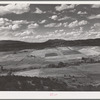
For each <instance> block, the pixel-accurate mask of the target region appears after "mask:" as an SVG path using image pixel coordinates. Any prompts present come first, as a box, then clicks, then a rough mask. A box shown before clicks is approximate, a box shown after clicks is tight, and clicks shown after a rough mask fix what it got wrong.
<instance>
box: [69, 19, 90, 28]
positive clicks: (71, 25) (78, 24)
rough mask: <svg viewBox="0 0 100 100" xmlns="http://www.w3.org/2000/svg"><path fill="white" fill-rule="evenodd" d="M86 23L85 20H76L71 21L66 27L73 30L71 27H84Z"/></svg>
mask: <svg viewBox="0 0 100 100" xmlns="http://www.w3.org/2000/svg"><path fill="white" fill-rule="evenodd" d="M87 23H88V22H87V21H86V20H82V21H79V22H78V21H77V20H75V21H73V22H71V23H70V24H69V25H68V26H69V28H73V27H76V26H82V25H86V24H87Z"/></svg>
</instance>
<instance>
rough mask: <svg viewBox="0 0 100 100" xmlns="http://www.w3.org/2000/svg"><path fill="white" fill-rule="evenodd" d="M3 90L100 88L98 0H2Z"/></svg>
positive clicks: (0, 47)
mask: <svg viewBox="0 0 100 100" xmlns="http://www.w3.org/2000/svg"><path fill="white" fill-rule="evenodd" d="M0 91H65V92H66V91H100V4H32V3H7V4H6V3H4V4H3V3H0Z"/></svg>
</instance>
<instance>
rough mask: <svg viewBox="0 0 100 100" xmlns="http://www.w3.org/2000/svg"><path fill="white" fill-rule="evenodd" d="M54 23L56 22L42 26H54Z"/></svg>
mask: <svg viewBox="0 0 100 100" xmlns="http://www.w3.org/2000/svg"><path fill="white" fill-rule="evenodd" d="M55 25H56V23H50V24H47V25H44V27H54V26H55Z"/></svg>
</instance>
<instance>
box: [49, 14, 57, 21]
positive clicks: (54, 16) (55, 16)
mask: <svg viewBox="0 0 100 100" xmlns="http://www.w3.org/2000/svg"><path fill="white" fill-rule="evenodd" d="M50 18H51V19H53V20H57V18H58V16H57V15H53V16H51V17H50Z"/></svg>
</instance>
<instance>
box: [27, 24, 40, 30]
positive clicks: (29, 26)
mask: <svg viewBox="0 0 100 100" xmlns="http://www.w3.org/2000/svg"><path fill="white" fill-rule="evenodd" d="M37 27H39V25H38V24H37V23H34V24H33V23H32V24H29V25H28V28H30V29H32V28H37Z"/></svg>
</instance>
